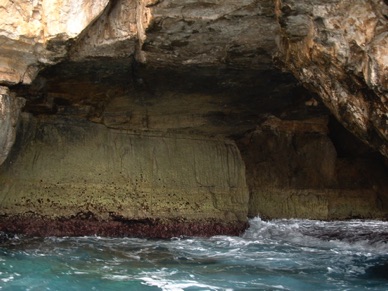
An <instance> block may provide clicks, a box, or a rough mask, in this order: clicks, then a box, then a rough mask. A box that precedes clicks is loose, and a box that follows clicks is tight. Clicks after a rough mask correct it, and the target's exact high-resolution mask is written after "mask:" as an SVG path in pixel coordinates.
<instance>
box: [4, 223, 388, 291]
mask: <svg viewBox="0 0 388 291" xmlns="http://www.w3.org/2000/svg"><path fill="white" fill-rule="evenodd" d="M387 238H388V222H381V221H380V222H379V221H362V220H353V221H336V222H322V221H310V220H275V221H269V222H266V221H262V220H261V219H260V218H255V219H253V220H251V221H250V227H249V229H247V231H246V232H245V233H244V234H243V235H242V236H240V237H234V236H214V237H210V238H198V237H177V238H172V239H169V240H149V239H139V238H105V237H61V238H58V237H56V238H54V237H49V238H22V237H19V238H14V239H12V240H11V241H9V242H7V243H5V244H3V245H1V246H0V289H2V290H190V291H191V290H388V242H387Z"/></svg>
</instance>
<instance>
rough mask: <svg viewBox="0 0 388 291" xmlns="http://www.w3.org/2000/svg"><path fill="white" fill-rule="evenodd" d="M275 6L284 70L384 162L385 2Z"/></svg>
mask: <svg viewBox="0 0 388 291" xmlns="http://www.w3.org/2000/svg"><path fill="white" fill-rule="evenodd" d="M276 2H277V9H276V11H277V15H278V18H279V23H280V24H281V34H280V58H281V59H282V61H283V62H284V65H285V66H286V67H287V68H288V69H290V70H291V71H292V72H293V74H294V75H295V76H296V77H297V78H298V79H299V80H300V81H301V82H302V83H303V84H305V86H307V87H308V88H310V89H311V90H312V91H315V92H317V93H318V94H319V96H320V97H321V98H322V100H323V102H324V103H325V105H326V106H327V107H328V108H329V109H330V111H331V112H332V113H333V114H334V115H335V116H336V118H337V119H338V120H340V121H341V123H343V124H344V125H345V127H346V128H348V129H349V130H350V131H352V132H353V133H355V134H356V135H357V136H358V137H359V138H360V139H361V140H363V141H365V142H368V143H369V144H370V145H372V146H373V147H375V148H376V149H378V150H379V151H380V152H381V153H382V154H383V155H385V156H388V147H387V142H388V58H387V56H388V20H387V15H388V7H387V3H386V1H385V2H384V1H381V0H370V1H366V0H357V1H349V0H347V1H335V0H333V1H293V0H283V1H276Z"/></svg>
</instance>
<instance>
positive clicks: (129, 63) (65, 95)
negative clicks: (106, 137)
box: [0, 0, 388, 154]
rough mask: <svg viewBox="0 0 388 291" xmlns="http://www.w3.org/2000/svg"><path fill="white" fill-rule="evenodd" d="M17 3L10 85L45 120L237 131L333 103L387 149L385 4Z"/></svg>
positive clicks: (4, 49) (349, 123) (8, 58)
mask: <svg viewBox="0 0 388 291" xmlns="http://www.w3.org/2000/svg"><path fill="white" fill-rule="evenodd" d="M19 2H20V5H19V8H20V9H19V10H15V15H14V16H13V18H12V19H8V20H6V21H4V22H6V24H7V21H8V24H9V23H12V21H13V22H14V25H11V26H10V25H8V24H7V25H2V27H1V28H2V29H3V31H6V32H7V33H2V34H1V36H0V37H1V39H2V42H1V43H2V45H1V48H0V50H1V53H2V60H1V61H2V64H3V67H4V68H3V69H2V70H1V80H3V81H2V82H1V83H2V84H3V85H6V86H8V87H10V88H11V90H12V91H13V92H15V93H16V94H17V95H18V96H21V97H24V98H25V99H26V100H27V102H26V106H25V107H24V111H27V112H30V113H32V114H34V115H35V116H40V117H42V118H43V117H47V116H54V115H55V116H58V115H60V116H65V117H73V118H86V119H88V120H90V121H93V122H97V123H102V124H105V125H106V126H108V127H110V128H117V129H125V130H132V131H141V130H149V131H153V130H155V131H163V132H170V131H173V132H182V133H198V134H208V135H218V134H220V135H227V136H234V135H241V134H244V132H246V131H249V130H253V129H254V128H255V127H256V126H257V125H258V124H260V123H261V122H262V121H264V120H266V119H267V118H268V116H271V115H274V116H276V117H278V118H280V119H310V118H316V117H322V116H328V115H329V110H330V111H331V112H332V113H333V114H334V116H335V117H336V118H337V119H338V120H339V121H340V122H341V123H342V124H344V125H345V127H347V128H348V129H349V130H351V131H352V132H353V133H355V134H356V135H357V136H358V137H359V138H360V139H362V140H363V141H365V142H367V143H369V144H370V145H371V146H372V147H374V148H376V149H378V150H380V152H382V153H383V154H386V149H387V146H386V140H387V126H386V116H387V103H386V96H387V94H386V92H387V91H386V85H387V83H386V75H384V72H386V66H387V64H386V63H385V61H384V58H383V57H379V56H381V55H382V56H384V55H385V50H386V46H385V45H384V44H385V42H386V37H385V36H386V33H388V32H387V30H386V16H384V15H386V6H387V5H386V4H385V3H384V2H383V1H377V0H373V1H372V0H371V1H361V0H360V1H356V2H357V3H356V4H355V6H354V7H356V8H357V9H361V10H357V9H356V10H357V11H365V13H360V12H357V11H356V10H354V9H353V10H354V11H353V10H352V9H350V10H349V7H352V6H351V4H352V3H351V1H350V2H349V1H342V2H341V1H336V0H331V1H307V0H306V1H299V2H297V1H291V0H287V1H273V0H261V1H257V0H243V1H235V0H226V1H217V0H206V1H192V0H184V1H177V0H163V1H162V0H146V1H130V0H111V1H94V2H92V1H87V0H84V1H71V0H67V1H64V3H65V2H66V3H65V4H63V3H62V4H60V3H55V5H54V4H53V5H51V6H50V5H48V2H49V1H44V0H42V1H32V2H31V1H27V2H28V3H27V2H26V3H24V2H25V1H24V2H23V1H19ZM30 2H31V3H30ZM76 2H77V3H76ZM75 3H76V4H75ZM9 5H11V4H8V6H9ZM31 5H32V6H31ZM61 5H62V6H61ZM3 6H4V5H3ZM5 6H7V5H5ZM30 6H31V7H30ZM12 7H13V8H12ZM12 7H11V6H10V7H6V8H7V9H11V8H12V9H16V8H14V6H12ZM23 9H24V10H23ZM336 9H337V10H336ZM338 9H340V10H338ZM384 9H385V10H384ZM20 11H22V12H23V13H24V14H23V13H21V12H20ZM30 11H33V13H32V14H31V15H29V13H30ZM81 12H82V13H81ZM53 13H54V14H55V13H56V14H55V15H57V18H56V19H55V18H54V17H51V18H50V17H47V15H53ZM349 13H355V14H356V16H357V17H359V20H360V21H359V22H357V21H356V20H357V19H353V18H352V19H353V20H352V21H356V22H354V23H355V26H354V27H353V28H354V30H355V31H356V32H354V33H353V34H352V32H351V31H350V29H351V26H350V24H349V23H350V22H351V21H350V20H349V21H348V19H349V18H350V17H349V15H348V14H349ZM368 13H369V14H368ZM21 14H23V15H22V16H20V17H18V15H21ZM368 15H369V16H368ZM8 17H10V16H9V15H8ZM27 18H28V19H29V20H28V19H27ZM363 18H367V19H366V20H365V21H364V22H362V19H363ZM26 19H27V20H28V21H27V20H26ZM43 19H45V20H46V22H44V21H43ZM368 19H369V22H368V21H367V20H368ZM70 20H73V21H70ZM341 21H342V22H341ZM348 22H349V23H348ZM338 23H339V24H341V23H342V24H341V25H342V26H343V29H345V30H344V31H343V29H342V28H341V27H337V26H336V25H337V24H338ZM371 23H372V24H371ZM22 24H23V26H20V25H22ZM32 24H33V25H32ZM18 25H19V27H22V28H23V29H21V28H19V29H16V28H15V27H17V26H18ZM357 25H358V26H357ZM368 25H369V26H368ZM384 27H385V28H384ZM341 29H342V30H341ZM334 30H335V31H334ZM372 30H373V31H372ZM12 33H13V34H12ZM17 34H18V35H17ZM15 35H17V36H15ZM362 36H364V37H363V38H362ZM352 37H353V39H352ZM361 42H363V47H362V46H361ZM333 43H334V44H333ZM335 44H337V45H335ZM345 44H346V45H348V47H347V48H343V47H342V46H345ZM349 44H351V45H349ZM346 53H347V54H348V56H346V55H345V54H346ZM359 55H360V56H359ZM364 55H368V56H369V61H368V63H367V64H364V65H363V63H362V62H364V59H362V58H361V56H364ZM359 62H361V63H362V64H360V65H358V63H359ZM311 64H312V65H311ZM350 64H353V67H351V66H350ZM362 66H364V67H363V68H361V67H362ZM368 66H369V67H371V68H372V67H373V68H372V69H370V70H369V71H368V70H367V69H366V68H365V67H368ZM369 67H368V68H369ZM373 70H374V71H373ZM349 72H353V73H352V74H353V75H354V76H353V75H351V76H350V77H349V78H347V79H344V76H345V75H344V74H349ZM373 72H375V73H376V72H377V73H378V75H376V76H377V77H376V76H375V77H373V78H372V77H370V75H371V74H372V73H373ZM377 73H376V74H377ZM331 75H332V76H333V78H335V81H333V79H330V78H331ZM325 78H329V79H330V86H331V87H330V86H329V85H327V84H328V82H329V79H325ZM320 80H324V82H325V84H321V83H320ZM337 80H338V82H337ZM343 84H346V86H342V85H343ZM341 86H342V87H341ZM306 88H307V89H306ZM360 88H364V89H365V90H364V91H362V90H361V89H360ZM336 90H337V91H336ZM355 92H357V94H356V93H355ZM363 92H367V94H364V93H363ZM351 93H353V95H352V94H351ZM341 94H342V95H341ZM363 94H364V95H363ZM345 95H346V96H345ZM360 95H361V97H360ZM338 96H343V98H344V99H347V103H346V104H350V105H349V106H348V107H347V106H345V105H343V104H342V103H341V102H340V101H338V100H339V99H338V98H339V97H338ZM352 96H356V99H354V98H353V99H352ZM365 96H367V97H365ZM330 98H332V99H330ZM368 98H369V99H368ZM367 99H368V100H367ZM370 99H372V100H370ZM363 107H367V108H368V110H370V111H369V113H368V114H369V115H365V114H366V113H364V111H365V110H364V111H362V108H363ZM327 108H328V109H327ZM368 118H369V119H368Z"/></svg>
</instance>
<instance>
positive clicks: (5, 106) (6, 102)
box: [0, 86, 24, 165]
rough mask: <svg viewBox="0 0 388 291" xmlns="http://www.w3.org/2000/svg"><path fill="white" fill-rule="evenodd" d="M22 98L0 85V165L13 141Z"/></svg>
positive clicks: (22, 103)
mask: <svg viewBox="0 0 388 291" xmlns="http://www.w3.org/2000/svg"><path fill="white" fill-rule="evenodd" d="M23 105H24V99H22V98H15V96H14V95H13V94H11V93H10V91H9V90H8V88H6V87H1V86H0V165H1V164H2V163H3V162H4V161H5V159H6V158H7V156H8V154H9V152H10V151H11V148H12V146H13V144H14V142H15V138H16V132H17V125H18V121H19V114H20V108H21V107H22V106H23Z"/></svg>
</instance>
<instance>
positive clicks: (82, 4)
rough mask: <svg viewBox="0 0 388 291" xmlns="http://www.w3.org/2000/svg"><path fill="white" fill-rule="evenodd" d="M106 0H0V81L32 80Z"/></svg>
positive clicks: (60, 54) (62, 52)
mask: <svg viewBox="0 0 388 291" xmlns="http://www.w3.org/2000/svg"><path fill="white" fill-rule="evenodd" d="M108 1H109V0H97V1H88V0H82V1H78V0H65V1H59V0H54V1H51V0H32V1H30V0H20V1H7V0H3V1H0V14H1V21H0V83H2V84H17V83H27V84H28V83H31V82H32V80H33V79H34V78H35V77H36V74H37V73H38V72H39V69H40V67H41V66H42V65H48V64H53V63H56V62H58V61H60V60H62V59H63V58H64V57H65V56H66V54H67V41H68V40H69V39H71V38H75V37H76V36H78V35H79V33H81V32H82V31H83V30H84V29H85V28H86V27H87V26H88V25H89V24H90V22H92V21H94V20H95V19H96V18H97V17H98V16H99V15H100V13H101V12H102V11H103V10H104V8H105V6H106V5H107V4H108Z"/></svg>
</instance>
